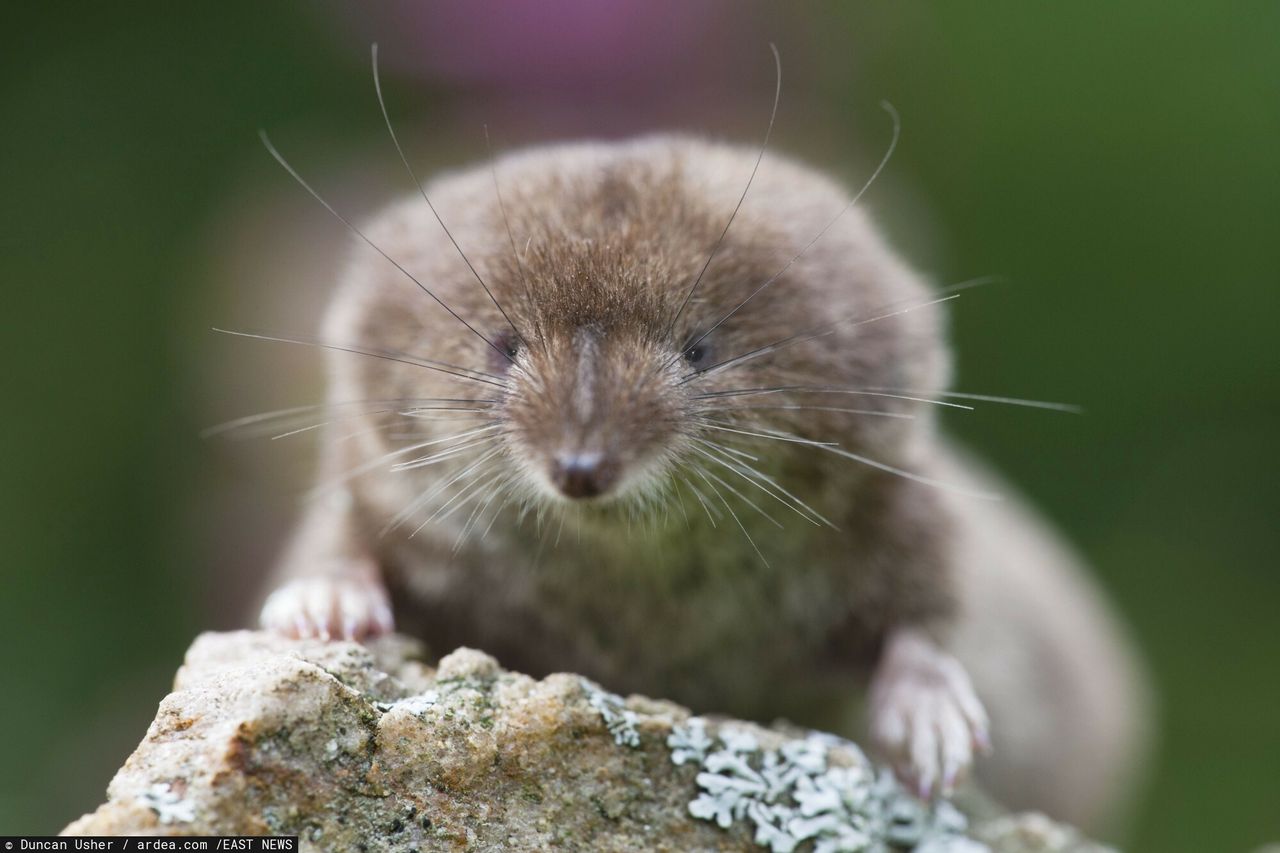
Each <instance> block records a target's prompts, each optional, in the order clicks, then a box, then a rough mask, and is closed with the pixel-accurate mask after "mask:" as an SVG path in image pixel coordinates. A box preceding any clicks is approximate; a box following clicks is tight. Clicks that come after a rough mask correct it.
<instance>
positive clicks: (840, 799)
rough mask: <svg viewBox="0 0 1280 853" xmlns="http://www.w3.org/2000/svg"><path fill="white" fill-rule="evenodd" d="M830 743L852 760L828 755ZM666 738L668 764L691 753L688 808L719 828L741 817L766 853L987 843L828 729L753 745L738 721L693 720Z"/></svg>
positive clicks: (961, 848)
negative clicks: (714, 729)
mask: <svg viewBox="0 0 1280 853" xmlns="http://www.w3.org/2000/svg"><path fill="white" fill-rule="evenodd" d="M717 741H718V745H717ZM835 745H839V746H840V747H842V748H843V750H844V751H846V752H847V753H848V754H850V755H851V756H852V757H853V763H852V764H850V765H848V766H832V765H831V764H830V763H829V762H828V752H829V750H830V749H831V747H832V746H835ZM667 746H668V747H669V748H670V749H671V760H672V762H673V763H675V764H685V763H687V762H690V761H693V762H696V763H697V764H698V766H699V767H700V768H701V770H702V772H700V773H698V775H697V777H696V781H697V784H698V788H699V793H698V796H697V797H695V798H694V799H693V800H692V801H691V802H690V803H689V813H690V814H691V815H693V816H694V817H696V818H698V819H700V820H706V821H712V822H714V823H716V824H717V825H718V826H720V827H722V828H724V829H728V828H729V827H730V826H733V825H734V823H735V822H738V821H743V822H746V823H748V824H749V825H750V826H751V828H752V830H753V838H754V840H755V842H756V843H757V844H759V845H760V846H762V847H766V848H768V849H769V850H770V851H772V853H792V851H796V850H799V849H800V848H801V845H804V844H808V845H809V846H808V848H807V849H811V850H812V851H813V853H888V851H892V850H914V851H916V853H985V851H987V848H986V846H985V845H982V844H979V843H977V842H975V841H972V840H970V839H968V838H966V837H965V836H964V830H965V819H964V816H963V815H961V814H960V813H959V812H958V811H957V810H956V809H955V808H954V807H952V806H951V805H950V804H948V803H945V802H944V803H939V804H938V805H936V806H934V807H927V806H925V805H923V804H922V803H920V802H919V801H917V800H915V799H914V798H912V797H911V796H910V795H909V794H907V793H906V791H905V790H904V789H903V788H902V787H901V786H900V785H898V783H897V781H896V780H895V779H894V778H893V776H892V774H890V773H888V772H887V771H882V772H879V773H877V771H876V769H875V767H874V766H873V765H872V764H871V762H870V761H868V760H867V758H866V756H864V755H863V754H862V753H861V752H860V751H859V750H858V748H857V747H856V746H854V745H853V744H851V743H848V742H847V741H840V740H839V739H837V738H834V737H831V736H829V735H818V734H815V735H812V736H810V737H807V738H802V739H796V740H792V741H788V742H786V743H784V744H783V745H782V746H781V747H780V748H778V749H776V750H774V749H761V748H760V745H759V742H758V740H757V738H756V737H755V736H754V735H753V734H752V733H751V732H749V731H747V730H745V729H741V728H738V727H733V726H725V727H723V728H721V730H720V731H719V732H718V733H717V735H716V736H715V737H714V738H713V737H712V736H710V735H709V734H708V733H707V730H706V722H705V721H704V720H701V719H698V718H693V719H690V720H688V721H687V722H686V723H685V724H684V725H682V726H678V727H676V728H675V729H674V730H673V731H672V733H671V735H670V736H669V737H668V739H667ZM717 746H718V748H717Z"/></svg>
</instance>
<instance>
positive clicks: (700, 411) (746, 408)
mask: <svg viewBox="0 0 1280 853" xmlns="http://www.w3.org/2000/svg"><path fill="white" fill-rule="evenodd" d="M758 409H782V410H787V411H795V412H842V413H844V414H850V415H872V416H874V417H878V418H902V419H904V420H914V419H915V415H912V414H908V413H906V412H882V411H878V410H876V409H846V408H843V407H841V406H799V405H781V404H780V405H776V406H734V407H733V408H732V409H730V410H729V411H733V412H751V411H756V410H758ZM723 411H724V409H722V408H711V409H698V410H697V412H696V413H697V414H708V413H715V412H723Z"/></svg>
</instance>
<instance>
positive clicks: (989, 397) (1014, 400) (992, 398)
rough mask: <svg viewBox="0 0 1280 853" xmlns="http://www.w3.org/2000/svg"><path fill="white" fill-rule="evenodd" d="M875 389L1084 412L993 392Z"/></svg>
mask: <svg viewBox="0 0 1280 853" xmlns="http://www.w3.org/2000/svg"><path fill="white" fill-rule="evenodd" d="M872 390H875V391H896V392H899V393H902V394H932V395H934V396H936V397H953V398H955V399H957V400H974V401H976V402H979V403H1000V404H1002V405H1006V406H1022V407H1024V408H1028V409H1047V410H1049V411H1052V412H1066V413H1068V414H1072V415H1079V414H1083V413H1084V407H1083V406H1077V405H1076V404H1074V403H1054V402H1051V401H1048V400H1027V399H1024V398H1022V397H1001V396H996V395H993V394H969V393H966V392H963V391H911V390H909V389H904V388H875V389H872Z"/></svg>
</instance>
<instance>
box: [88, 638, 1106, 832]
mask: <svg viewBox="0 0 1280 853" xmlns="http://www.w3.org/2000/svg"><path fill="white" fill-rule="evenodd" d="M1000 820H1001V821H1003V823H1000V822H980V823H978V824H976V825H974V826H972V827H969V828H966V822H965V818H964V817H963V816H962V815H961V814H960V812H959V811H957V810H956V809H955V808H953V807H952V806H950V805H949V804H939V805H937V806H934V807H930V808H926V807H925V806H923V805H921V804H920V803H918V802H917V801H915V800H913V799H912V798H911V797H909V796H908V795H907V794H906V793H905V792H904V791H902V790H901V789H900V788H899V787H898V786H897V783H896V782H894V780H893V779H892V777H891V776H890V775H889V774H887V773H885V772H884V771H883V770H881V769H878V768H876V767H875V766H874V765H873V764H872V763H871V762H870V761H869V760H868V759H867V758H866V756H864V755H863V754H862V752H861V751H860V750H858V748H857V747H856V746H854V745H853V744H851V743H849V742H847V741H843V740H840V739H838V738H833V737H831V736H827V735H818V734H808V735H799V736H797V735H795V734H789V733H784V732H782V731H776V730H772V729H767V728H762V727H759V726H754V725H751V724H748V723H741V722H736V721H727V720H726V721H720V720H711V719H704V718H701V717H692V716H690V714H689V712H688V711H686V710H685V709H683V708H680V707H679V706H676V705H673V704H671V703H667V702H661V701H655V700H650V699H644V698H642V697H630V698H628V699H623V698H622V697H619V696H615V695H614V694H611V693H609V692H608V691H607V690H605V689H604V688H603V687H601V686H600V685H597V684H595V683H593V682H590V681H588V680H586V679H583V678H581V677H579V676H575V675H551V676H548V677H547V678H545V679H542V680H535V679H532V678H529V677H528V676H524V675H520V674H518V673H512V672H508V671H505V670H503V669H501V668H500V667H499V666H498V663H497V662H496V661H495V660H494V659H493V658H491V657H489V656H488V655H485V654H483V653H481V652H477V651H473V650H470V649H459V650H457V651H455V652H453V653H452V654H449V655H447V656H445V657H444V658H442V659H441V660H440V661H439V663H438V665H437V666H436V667H434V668H433V667H431V666H428V665H427V664H426V663H425V662H424V660H423V650H422V648H421V647H420V646H419V645H417V644H416V643H414V642H413V641H410V640H407V639H405V638H401V637H388V638H383V639H382V640H380V641H378V642H376V643H373V644H371V645H370V646H368V647H365V646H360V645H357V644H354V643H322V642H318V641H296V640H288V639H284V638H281V637H275V636H272V635H268V634H261V633H254V632H247V631H246V632H237V633H230V634H205V635H203V636H201V637H200V638H198V639H197V641H196V642H195V644H194V645H193V646H192V647H191V649H190V650H189V651H188V653H187V656H186V661H185V663H184V664H183V666H182V668H181V669H180V670H179V672H178V675H177V678H176V680H175V687H174V692H173V693H171V694H170V695H169V696H167V697H166V698H165V699H164V700H163V701H162V702H161V703H160V708H159V711H158V713H157V715H156V718H155V720H154V721H153V722H152V724H151V726H150V728H149V729H148V731H147V735H146V737H145V738H144V740H143V741H142V743H141V744H140V745H139V746H138V748H137V750H136V751H135V752H134V753H133V755H132V756H130V757H129V759H128V760H127V761H126V762H125V765H124V766H123V767H122V768H121V769H120V771H119V772H118V773H117V774H116V776H115V778H114V779H113V780H112V782H111V785H110V786H109V788H108V791H107V802H106V803H105V804H104V805H103V806H101V807H100V808H98V809H97V810H96V811H95V812H93V813H91V814H89V815H86V816H85V817H83V818H81V819H80V820H78V821H75V822H74V823H72V824H71V825H70V826H68V827H67V829H66V830H65V832H66V833H67V834H103V835H108V834H137V833H142V834H165V835H177V834H201V835H206V834H207V835H222V834H266V833H275V834H289V835H298V836H299V837H300V838H301V841H302V848H303V849H304V850H353V849H360V850H364V851H368V852H369V853H374V852H375V851H406V850H477V851H483V850H495V851H496V850H510V851H519V850H545V849H560V850H584V851H636V850H654V851H712V850H716V851H733V850H742V851H748V850H770V851H774V853H778V852H779V851H792V850H795V851H807V850H812V851H815V853H837V851H891V850H911V849H915V850H917V851H920V853H961V851H963V853H970V851H976V850H987V849H990V850H992V851H996V853H1001V851H1019V853H1022V851H1055V850H1070V851H1078V853H1085V851H1096V850H1100V849H1101V848H1096V847H1091V846H1088V845H1087V843H1086V842H1084V841H1082V840H1080V839H1079V837H1078V836H1076V835H1075V834H1074V833H1072V832H1070V830H1067V829H1065V828H1061V827H1058V826H1057V825H1056V824H1053V823H1051V822H1047V821H1045V822H1043V823H1037V822H1035V821H1034V820H1032V819H1029V818H1008V817H1006V818H1002V819H1000ZM1029 820H1031V824H1028V821H1029ZM1029 826H1030V828H1028V827H1029ZM1036 844H1040V845H1041V846H1034V845H1036Z"/></svg>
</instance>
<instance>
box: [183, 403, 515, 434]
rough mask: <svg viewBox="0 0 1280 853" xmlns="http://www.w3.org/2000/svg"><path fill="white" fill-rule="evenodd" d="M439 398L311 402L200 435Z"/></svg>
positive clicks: (222, 425)
mask: <svg viewBox="0 0 1280 853" xmlns="http://www.w3.org/2000/svg"><path fill="white" fill-rule="evenodd" d="M439 399H443V398H431V397H420V398H413V397H401V398H395V399H386V400H346V401H343V402H338V403H309V404H307V405H305V406H290V407H288V408H285V409H273V410H272V411H269V412H255V413H254V414H252V415H242V416H240V417H238V418H234V419H232V420H229V421H223V422H222V423H220V424H215V425H213V426H211V427H206V428H205V429H203V430H201V431H200V437H201V438H210V437H212V436H215V435H219V434H221V433H225V432H232V431H235V430H238V429H242V428H243V427H247V426H255V425H257V424H260V423H264V422H270V421H289V420H293V419H296V418H297V417H298V416H300V415H306V414H310V413H313V412H318V411H322V410H324V409H337V408H346V407H352V406H395V405H399V404H401V403H406V404H407V403H416V402H436V401H437V400H439ZM448 402H468V403H479V402H486V403H487V402H491V401H489V400H465V401H464V400H449V401H448ZM494 402H496V401H494ZM360 414H362V413H361V412H359V411H356V412H351V413H350V416H351V417H354V416H357V415H360ZM277 426H278V425H277Z"/></svg>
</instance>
